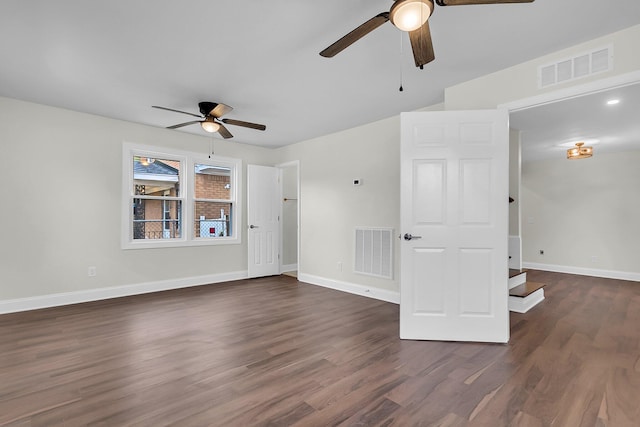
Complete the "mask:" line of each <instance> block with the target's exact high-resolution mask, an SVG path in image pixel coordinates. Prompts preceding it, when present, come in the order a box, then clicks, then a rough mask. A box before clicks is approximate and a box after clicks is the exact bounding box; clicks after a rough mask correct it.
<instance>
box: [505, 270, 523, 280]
mask: <svg viewBox="0 0 640 427" xmlns="http://www.w3.org/2000/svg"><path fill="white" fill-rule="evenodd" d="M526 272H527V270H516V269H513V268H510V269H509V279H511V278H512V277H515V276H518V275H520V274H523V273H526Z"/></svg>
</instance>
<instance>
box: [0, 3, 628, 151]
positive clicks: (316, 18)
mask: <svg viewBox="0 0 640 427" xmlns="http://www.w3.org/2000/svg"><path fill="white" fill-rule="evenodd" d="M391 4H392V3H391V2H390V1H387V0H323V1H292V0H270V1H261V0H254V1H248V2H247V1H245V2H233V1H224V2H223V1H215V0H207V1H204V0H182V1H170V0H157V1H151V0H149V1H141V0H111V1H101V2H97V1H87V0H57V1H51V0H2V1H1V2H0V95H1V96H7V97H11V98H17V99H22V100H26V101H32V102H37V103H41V104H47V105H53V106H57V107H62V108H68V109H71V110H76V111H82V112H87V113H92V114H97V115H101V116H105V117H112V118H117V119H122V120H127V121H131V122H138V123H144V124H149V125H153V126H159V127H166V126H170V125H173V124H177V123H181V122H185V121H189V120H191V117H190V116H187V115H182V114H179V113H172V112H168V111H162V110H156V109H152V108H151V105H161V106H166V107H170V108H174V109H178V110H186V111H191V112H194V113H197V103H198V102H199V101H214V102H222V103H225V104H228V105H231V106H233V107H234V108H235V110H234V111H233V112H231V113H229V114H228V115H227V116H225V117H227V118H233V119H238V120H246V121H251V122H257V123H263V124H265V125H267V130H266V132H259V131H255V130H250V129H244V128H240V127H235V126H229V130H230V131H231V132H232V133H233V134H234V135H235V138H234V139H233V141H237V142H242V143H248V144H255V145H259V146H265V147H277V146H282V145H287V144H291V143H295V142H298V141H302V140H306V139H309V138H313V137H317V136H321V135H325V134H328V133H332V132H336V131H340V130H343V129H347V128H351V127H354V126H357V125H361V124H365V123H369V122H372V121H375V120H378V119H382V118H385V117H389V116H393V115H396V114H398V113H400V112H402V111H411V110H415V109H417V108H421V107H425V106H429V105H432V104H435V103H438V102H441V101H443V97H444V92H443V90H444V88H445V87H448V86H451V85H453V84H456V83H459V82H463V81H466V80H469V79H471V78H475V77H478V76H481V75H484V74H487V73H490V72H493V71H496V70H499V69H502V68H505V67H508V66H511V65H514V64H517V63H520V62H523V61H526V60H529V59H533V58H536V57H539V56H542V55H545V54H548V53H551V52H554V51H557V50H559V49H561V48H564V47H569V46H572V45H575V44H577V43H580V42H584V41H587V40H590V39H593V38H595V37H598V36H602V35H605V34H608V33H611V32H614V31H617V30H620V29H623V28H627V27H629V26H632V25H635V24H638V23H640V2H638V1H637V0H616V1H615V2H603V1H601V0H562V1H557V0H536V1H535V2H534V3H525V4H503V5H481V6H458V7H438V6H436V10H435V12H434V15H433V16H432V17H431V20H430V25H431V31H432V35H433V39H434V47H435V52H436V60H435V61H434V62H432V63H430V64H427V65H426V66H425V68H424V70H419V69H417V68H415V67H414V66H413V63H412V55H411V50H410V46H409V43H408V38H407V37H406V34H403V33H401V32H400V31H398V30H397V29H395V27H393V25H392V24H391V23H386V24H384V25H383V26H382V27H380V28H378V29H377V30H375V31H374V32H373V33H371V34H369V35H367V36H366V37H365V38H363V39H362V40H360V41H359V42H357V43H356V44H354V45H353V46H351V47H349V48H348V49H347V50H345V51H343V52H342V53H340V54H338V55H337V56H336V57H334V58H332V59H327V58H323V57H321V56H320V55H319V54H318V52H320V51H321V50H322V49H324V48H325V47H327V46H328V45H329V44H331V43H333V42H334V41H336V40H337V39H338V38H340V37H341V36H343V35H344V34H346V33H347V32H348V31H350V30H351V29H353V28H355V27H356V26H358V25H360V24H361V23H363V22H364V21H366V20H368V19H369V18H371V17H373V16H374V15H376V14H377V13H379V12H382V11H386V10H388V9H389V7H390V6H391ZM401 40H402V43H403V49H404V55H403V56H401V55H400V45H401ZM401 71H402V81H403V86H404V91H403V92H399V91H398V87H399V84H400V74H401ZM176 132H193V133H198V134H203V135H204V134H205V133H204V131H202V129H200V127H199V126H197V125H192V126H188V127H185V128H183V129H181V130H179V131H176Z"/></svg>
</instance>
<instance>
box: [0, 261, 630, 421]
mask: <svg viewBox="0 0 640 427" xmlns="http://www.w3.org/2000/svg"><path fill="white" fill-rule="evenodd" d="M528 275H529V279H530V280H532V281H535V282H542V283H546V284H547V287H546V288H545V292H546V300H545V301H544V302H542V303H541V304H540V305H538V306H537V307H535V308H534V309H533V310H531V311H530V312H529V313H526V314H517V313H512V314H511V334H512V335H511V342H510V344H508V345H491V344H476V343H448V342H417V341H401V340H399V339H398V306H396V305H394V304H389V303H384V302H381V301H376V300H372V299H367V298H364V297H359V296H355V295H350V294H345V293H341V292H337V291H332V290H329V289H324V288H320V287H316V286H312V285H307V284H303V283H300V284H298V282H296V280H295V279H294V278H291V277H286V276H280V277H271V278H263V279H255V280H246V281H239V282H233V283H226V284H217V285H211V286H208V287H199V288H191V289H184V290H177V291H169V292H162V293H157V294H151V295H142V296H135V297H129V298H121V299H116V300H110V301H102V302H94V303H87V304H80V305H75V306H67V307H60V308H55V309H46V310H39V311H33V312H28V313H17V314H10V315H3V316H0V425H1V426H79V425H93V426H130V425H136V426H165V425H176V426H258V425H270V426H293V425H295V426H333V425H341V426H379V425H380V426H391V425H394V426H419V425H425V426H427V425H438V426H490V427H494V426H561V427H567V426H615V427H619V426H636V427H637V426H638V425H640V283H635V282H624V281H617V280H606V279H597V278H590V277H581V276H573V275H568V274H558V273H546V272H540V271H529V272H528Z"/></svg>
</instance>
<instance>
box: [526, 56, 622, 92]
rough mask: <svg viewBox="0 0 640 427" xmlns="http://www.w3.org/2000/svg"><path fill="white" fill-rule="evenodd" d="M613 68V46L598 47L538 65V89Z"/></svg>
mask: <svg viewBox="0 0 640 427" xmlns="http://www.w3.org/2000/svg"><path fill="white" fill-rule="evenodd" d="M612 68H613V47H612V46H607V47H603V48H598V49H595V50H592V51H589V52H585V53H582V54H580V55H576V56H573V57H571V58H565V59H563V60H561V61H558V62H554V63H553V64H547V65H542V66H540V67H538V87H539V88H540V89H542V88H545V87H549V86H553V85H557V84H560V83H566V82H569V81H572V80H577V79H581V78H584V77H587V76H591V75H593V74H598V73H603V72H605V71H609V70H611V69H612Z"/></svg>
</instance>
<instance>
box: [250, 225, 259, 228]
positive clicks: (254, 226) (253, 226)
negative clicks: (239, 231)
mask: <svg viewBox="0 0 640 427" xmlns="http://www.w3.org/2000/svg"><path fill="white" fill-rule="evenodd" d="M249 228H258V226H257V225H253V224H251V225H250V226H249Z"/></svg>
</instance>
